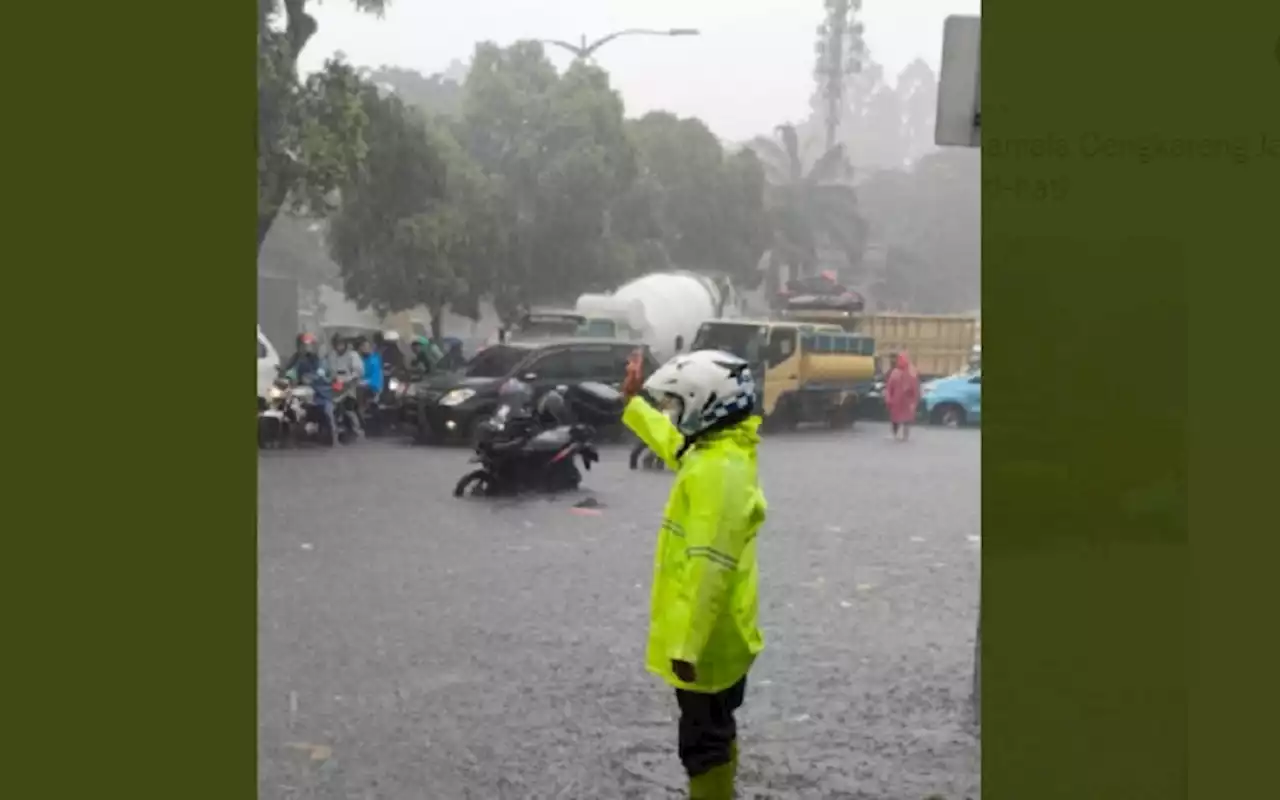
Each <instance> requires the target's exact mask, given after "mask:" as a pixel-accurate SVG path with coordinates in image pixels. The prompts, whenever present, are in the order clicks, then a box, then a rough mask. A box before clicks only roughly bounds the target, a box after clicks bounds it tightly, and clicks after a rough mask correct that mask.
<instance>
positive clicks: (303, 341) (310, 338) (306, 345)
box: [297, 333, 316, 350]
mask: <svg viewBox="0 0 1280 800" xmlns="http://www.w3.org/2000/svg"><path fill="white" fill-rule="evenodd" d="M315 347H316V337H315V335H314V334H311V333H300V334H298V340H297V349H298V350H315Z"/></svg>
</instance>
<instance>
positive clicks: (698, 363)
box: [622, 350, 766, 800]
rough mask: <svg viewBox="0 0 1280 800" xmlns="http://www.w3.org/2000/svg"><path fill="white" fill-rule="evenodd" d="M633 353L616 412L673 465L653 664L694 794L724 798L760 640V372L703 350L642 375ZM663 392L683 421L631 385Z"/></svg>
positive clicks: (658, 396)
mask: <svg viewBox="0 0 1280 800" xmlns="http://www.w3.org/2000/svg"><path fill="white" fill-rule="evenodd" d="M641 370H642V362H641V359H640V354H639V353H637V354H636V356H634V357H633V358H632V360H631V362H630V364H629V365H628V368H627V375H626V379H625V380H624V381H623V384H622V394H623V396H624V397H627V398H628V400H627V406H626V410H625V411H624V412H623V422H624V423H625V424H626V425H627V427H629V428H630V429H631V430H632V431H633V432H634V433H635V434H636V435H637V436H639V437H640V438H641V439H642V440H643V441H644V442H645V444H647V445H648V446H649V449H650V450H652V451H653V452H654V453H655V454H656V455H657V456H658V457H660V458H661V459H662V460H663V461H664V462H665V463H666V464H667V466H668V467H670V468H671V469H672V470H673V471H674V472H675V473H676V478H675V483H674V485H673V486H672V489H671V495H670V497H669V499H668V500H667V506H666V510H665V512H664V520H663V523H662V526H661V528H660V529H659V532H658V548H657V549H658V552H657V557H656V558H655V568H654V582H653V592H652V604H651V611H650V624H649V642H648V647H647V652H646V658H645V661H646V664H647V666H648V669H649V671H651V672H653V673H655V674H657V675H659V676H660V677H661V678H662V679H663V680H665V681H666V682H667V683H668V684H670V685H671V686H673V687H675V690H676V700H677V702H678V703H679V707H680V723H679V753H680V761H681V763H682V764H683V765H684V768H685V772H686V773H687V774H688V776H689V797H690V798H691V799H692V800H730V798H732V797H733V794H734V773H735V772H736V771H737V761H738V747H737V725H736V723H735V721H734V718H733V713H734V711H735V710H737V709H738V708H739V707H740V706H741V705H742V701H743V697H744V693H745V690H746V677H747V671H748V670H749V669H750V667H751V664H752V663H753V662H754V660H755V658H756V656H757V655H758V654H759V653H760V651H761V650H763V649H764V637H763V636H762V635H761V633H760V630H759V628H758V627H757V626H756V608H757V600H756V597H757V593H756V592H757V590H756V583H757V579H756V535H757V533H758V532H759V530H760V526H761V525H762V524H763V522H764V519H765V509H766V504H765V498H764V494H763V492H761V490H760V486H759V483H758V481H757V478H756V447H757V445H758V443H759V441H760V438H759V436H758V435H757V433H756V431H757V429H758V427H759V425H760V418H759V417H758V416H755V400H756V392H755V383H754V380H753V378H752V376H751V370H750V368H749V365H748V364H747V362H745V361H743V360H742V359H740V358H738V357H736V356H733V355H731V354H729V353H724V352H719V351H714V350H698V351H695V352H692V353H689V354H686V355H680V356H676V357H675V358H673V359H671V361H669V362H667V363H666V364H665V365H664V366H662V367H661V368H659V369H658V370H657V371H656V372H654V373H653V375H652V376H650V377H649V379H648V380H647V381H646V380H644V378H643V375H642V371H641ZM641 390H643V391H645V392H646V393H647V394H649V395H650V396H651V397H652V398H653V399H654V400H657V401H659V402H661V400H663V399H669V400H670V402H671V403H672V405H673V406H674V408H673V411H672V413H673V415H674V416H675V417H676V419H677V420H678V422H676V423H675V424H673V423H672V421H671V419H670V418H668V417H667V416H666V415H664V414H663V413H662V412H660V411H658V410H657V409H655V408H654V407H653V406H652V405H651V404H650V403H649V402H646V401H645V400H643V399H641V398H639V397H637V395H638V394H639V393H640V392H641Z"/></svg>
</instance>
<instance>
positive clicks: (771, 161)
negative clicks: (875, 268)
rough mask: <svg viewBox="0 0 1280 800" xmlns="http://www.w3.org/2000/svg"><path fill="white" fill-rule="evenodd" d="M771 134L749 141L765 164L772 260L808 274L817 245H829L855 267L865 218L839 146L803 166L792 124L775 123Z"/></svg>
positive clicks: (815, 261) (862, 243) (815, 260)
mask: <svg viewBox="0 0 1280 800" xmlns="http://www.w3.org/2000/svg"><path fill="white" fill-rule="evenodd" d="M777 135H778V138H777V140H776V141H775V140H772V139H765V138H757V139H755V140H753V141H752V142H751V144H750V147H751V149H752V150H754V151H755V152H756V153H757V154H758V155H759V156H760V159H761V161H762V162H763V164H764V167H765V176H766V178H767V180H768V189H767V190H766V192H765V200H766V206H767V208H768V212H769V217H770V220H771V223H772V226H771V227H772V233H773V238H772V242H771V260H772V262H773V266H774V267H775V268H776V267H779V266H787V267H789V268H791V270H792V272H793V273H798V274H809V273H811V272H812V271H813V270H814V268H815V267H817V265H818V255H819V250H820V249H826V248H834V249H835V250H837V251H839V252H841V253H843V254H844V256H845V257H846V258H847V260H848V262H849V265H850V266H851V267H858V266H859V265H860V264H861V260H862V251H863V248H864V247H865V245H866V233H867V227H866V222H865V220H864V219H863V218H862V216H861V214H860V213H859V209H858V194H857V192H856V191H855V190H854V188H853V186H852V185H851V183H850V181H851V179H852V168H851V167H850V166H849V162H848V159H847V158H846V157H845V153H844V147H843V146H842V145H836V146H835V147H833V148H831V149H829V150H827V151H826V152H824V153H823V154H822V155H821V156H820V157H819V158H818V159H817V161H815V162H814V163H813V165H812V166H809V167H807V168H806V165H805V162H804V159H803V158H802V156H801V150H800V137H799V134H798V133H797V131H796V128H795V126H793V125H781V126H779V127H778V129H777Z"/></svg>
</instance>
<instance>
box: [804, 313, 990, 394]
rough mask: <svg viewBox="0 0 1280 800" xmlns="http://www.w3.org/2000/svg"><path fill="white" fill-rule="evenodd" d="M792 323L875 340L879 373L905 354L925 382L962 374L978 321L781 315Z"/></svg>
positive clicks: (951, 317) (964, 317) (935, 317)
mask: <svg viewBox="0 0 1280 800" xmlns="http://www.w3.org/2000/svg"><path fill="white" fill-rule="evenodd" d="M782 318H783V319H786V320H789V321H792V322H806V323H825V324H831V325H839V326H840V327H841V328H842V329H843V330H845V331H848V332H850V333H859V334H862V335H864V336H868V337H870V338H872V339H873V340H875V347H876V358H877V361H878V362H879V363H878V366H879V368H880V371H881V372H882V373H883V372H887V371H888V367H889V359H891V358H893V357H894V356H896V355H897V354H898V353H901V352H905V353H907V355H908V356H909V357H910V358H911V362H912V363H913V364H914V365H915V367H916V370H917V371H918V372H919V373H920V376H921V377H922V378H924V379H926V380H927V379H929V378H942V377H946V376H948V375H955V374H957V373H959V372H963V371H964V370H965V369H967V368H968V366H969V361H970V359H971V358H972V356H973V352H974V350H973V347H974V345H975V344H977V340H978V335H979V325H980V323H979V319H978V317H976V316H971V315H965V314H955V315H952V314H887V313H886V314H868V313H862V312H848V311H829V310H805V311H787V312H783V314H782Z"/></svg>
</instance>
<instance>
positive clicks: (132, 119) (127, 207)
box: [0, 3, 257, 800]
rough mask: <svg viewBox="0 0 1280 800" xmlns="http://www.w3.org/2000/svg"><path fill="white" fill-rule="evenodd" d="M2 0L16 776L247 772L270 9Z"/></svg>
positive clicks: (150, 777)
mask: <svg viewBox="0 0 1280 800" xmlns="http://www.w3.org/2000/svg"><path fill="white" fill-rule="evenodd" d="M9 11H11V12H12V13H7V14H6V32H7V33H9V34H11V35H10V36H9V37H8V41H7V45H6V46H7V49H8V52H9V54H10V55H11V56H13V63H14V64H19V63H22V64H26V65H28V66H32V65H36V64H39V65H41V66H40V67H39V69H37V70H36V71H35V72H30V71H28V72H27V73H23V74H20V73H13V74H12V76H11V77H12V81H11V86H10V90H9V92H8V93H7V102H6V113H5V121H4V127H5V130H6V134H7V137H6V146H5V153H6V156H7V159H6V167H5V195H6V197H7V198H8V200H9V202H8V203H7V205H6V217H7V220H8V222H9V224H8V225H6V228H5V235H6V245H7V254H8V257H7V258H6V259H5V266H6V275H7V276H8V277H9V278H10V280H9V282H8V284H7V286H6V292H5V307H6V309H7V310H8V311H9V313H10V315H11V318H10V319H9V320H8V323H9V326H10V327H9V330H11V331H12V332H13V333H15V334H18V335H17V336H16V337H15V338H13V339H11V341H10V342H9V352H10V354H11V356H12V358H13V359H14V360H13V361H12V362H11V367H12V366H15V365H16V371H12V370H11V372H10V376H9V378H10V392H9V394H8V396H9V398H10V401H11V403H10V404H7V405H6V410H7V411H8V412H9V413H8V414H7V415H6V419H7V424H6V434H5V439H6V443H5V450H6V455H7V456H8V458H7V459H6V463H7V465H8V467H9V469H8V470H7V471H8V472H9V480H8V481H7V489H8V490H9V491H8V492H6V500H7V501H8V502H7V503H6V504H5V505H6V510H7V512H8V514H7V523H8V524H6V525H4V529H5V535H4V537H3V538H4V541H5V548H4V553H3V555H0V561H3V563H4V575H5V577H4V587H5V603H4V605H5V618H6V626H5V633H6V637H5V644H4V656H3V660H4V662H5V666H6V676H5V677H6V681H5V687H6V697H5V702H4V720H5V727H6V729H7V730H8V732H9V734H10V735H9V737H8V739H9V741H8V742H7V749H8V753H7V754H8V756H9V758H8V759H7V760H6V767H7V768H6V769H5V771H4V772H5V780H4V781H3V787H4V791H3V792H2V793H3V794H4V796H7V797H22V798H37V797H49V798H54V797H57V798H85V799H86V800H87V799H88V798H107V797H130V798H167V799H168V798H172V799H173V800H178V798H181V799H182V800H203V798H209V799H210V800H231V799H232V798H251V797H253V796H254V794H255V791H256V783H257V778H256V772H257V770H256V763H255V759H256V753H255V731H256V729H257V720H256V710H255V705H256V665H255V651H256V629H257V621H256V612H255V605H256V557H257V556H256V554H257V547H256V541H255V530H254V528H255V523H254V520H255V505H256V502H255V495H256V458H257V455H256V445H255V440H254V430H253V427H254V426H253V422H252V419H253V418H252V417H251V416H249V413H250V412H249V408H250V406H249V402H248V397H249V388H250V384H249V380H250V375H251V373H250V370H249V358H248V355H249V352H250V351H249V349H248V347H249V329H250V327H251V324H252V323H253V322H254V317H255V316H256V309H255V302H254V292H255V274H256V269H255V266H254V257H255V254H254V237H253V234H252V229H253V218H254V203H255V191H254V163H255V153H254V135H253V128H254V125H255V115H256V107H255V102H254V95H253V86H254V83H255V76H254V69H255V66H254V65H255V57H254V35H253V26H254V11H253V8H252V6H250V5H247V4H239V3H211V4H206V5H202V6H200V7H199V8H196V7H194V6H191V7H188V8H186V13H183V7H174V8H171V9H170V10H169V12H168V13H159V12H158V10H157V9H156V8H154V7H152V6H149V5H140V6H137V7H129V6H121V5H101V6H99V5H94V4H86V5H84V6H77V7H75V8H74V9H72V8H68V7H66V6H55V5H41V6H39V7H38V8H37V7H30V8H28V7H22V8H18V7H14V8H13V9H10V10H9ZM42 17H43V18H42ZM188 19H190V21H188ZM14 317H16V318H14Z"/></svg>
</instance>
